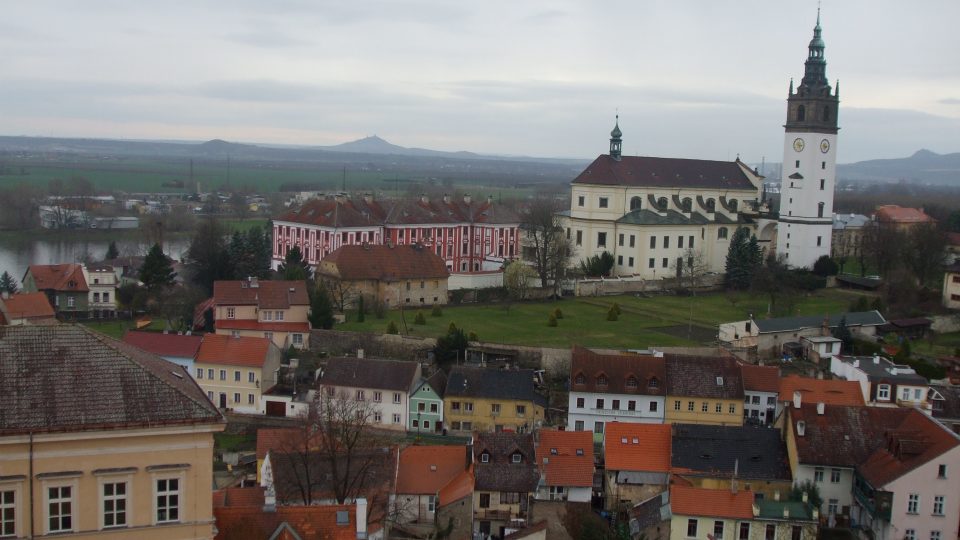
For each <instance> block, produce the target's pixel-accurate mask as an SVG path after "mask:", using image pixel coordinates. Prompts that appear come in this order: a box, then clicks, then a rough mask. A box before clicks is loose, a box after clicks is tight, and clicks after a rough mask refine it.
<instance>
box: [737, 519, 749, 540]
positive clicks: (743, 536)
mask: <svg viewBox="0 0 960 540" xmlns="http://www.w3.org/2000/svg"><path fill="white" fill-rule="evenodd" d="M738 538H739V540H750V524H749V523H741V524H740V535H739V537H738Z"/></svg>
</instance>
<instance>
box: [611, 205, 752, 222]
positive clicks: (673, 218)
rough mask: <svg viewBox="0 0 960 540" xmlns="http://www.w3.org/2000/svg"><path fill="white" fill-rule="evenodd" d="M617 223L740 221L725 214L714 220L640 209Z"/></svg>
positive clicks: (702, 216) (678, 213)
mask: <svg viewBox="0 0 960 540" xmlns="http://www.w3.org/2000/svg"><path fill="white" fill-rule="evenodd" d="M616 222H617V223H622V224H624V225H708V224H715V223H717V224H720V225H733V224H736V223H737V222H738V221H737V220H733V219H730V218H729V217H727V216H726V215H725V214H721V213H716V214H713V219H709V218H707V217H706V216H704V215H703V214H700V213H698V212H692V213H691V214H690V217H687V216H685V215H684V214H682V213H680V212H677V211H676V210H660V211H659V212H654V211H653V210H647V209H640V210H633V211H630V212H627V213H626V214H624V215H623V216H622V217H620V218H619V219H617V220H616Z"/></svg>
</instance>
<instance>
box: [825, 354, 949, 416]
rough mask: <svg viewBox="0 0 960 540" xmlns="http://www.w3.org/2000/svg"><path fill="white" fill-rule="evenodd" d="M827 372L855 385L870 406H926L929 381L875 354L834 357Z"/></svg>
mask: <svg viewBox="0 0 960 540" xmlns="http://www.w3.org/2000/svg"><path fill="white" fill-rule="evenodd" d="M830 372H831V373H833V374H834V375H836V376H838V377H842V378H844V379H846V380H848V381H856V382H857V383H859V384H860V390H861V391H862V392H863V399H864V401H866V402H867V403H868V404H870V405H903V406H907V407H922V406H924V405H926V403H927V390H928V389H929V386H930V383H929V381H927V379H926V378H925V377H923V376H921V375H918V374H917V372H916V371H914V370H913V368H911V367H910V366H904V365H898V364H894V363H893V362H891V361H890V360H888V359H886V358H883V357H882V356H879V355H874V356H872V357H871V356H835V357H833V359H832V360H831V361H830Z"/></svg>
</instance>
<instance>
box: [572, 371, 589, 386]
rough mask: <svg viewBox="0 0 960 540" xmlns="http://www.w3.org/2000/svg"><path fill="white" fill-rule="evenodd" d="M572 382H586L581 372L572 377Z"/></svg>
mask: <svg viewBox="0 0 960 540" xmlns="http://www.w3.org/2000/svg"><path fill="white" fill-rule="evenodd" d="M573 384H587V378H586V377H584V376H583V373H577V376H576V377H574V378H573Z"/></svg>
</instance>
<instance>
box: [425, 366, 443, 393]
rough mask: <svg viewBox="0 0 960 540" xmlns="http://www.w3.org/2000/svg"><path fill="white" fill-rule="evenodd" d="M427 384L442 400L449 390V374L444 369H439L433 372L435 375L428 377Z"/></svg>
mask: <svg viewBox="0 0 960 540" xmlns="http://www.w3.org/2000/svg"><path fill="white" fill-rule="evenodd" d="M426 383H427V384H429V385H430V388H433V391H434V392H436V394H437V395H438V396H440V397H441V398H442V397H443V394H444V392H445V391H446V389H447V374H446V373H444V372H443V370H442V369H438V370H436V371H434V372H433V375H430V376H429V377H427V380H426Z"/></svg>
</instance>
